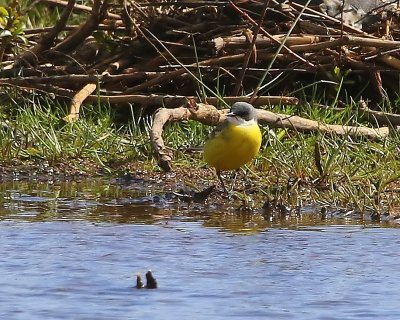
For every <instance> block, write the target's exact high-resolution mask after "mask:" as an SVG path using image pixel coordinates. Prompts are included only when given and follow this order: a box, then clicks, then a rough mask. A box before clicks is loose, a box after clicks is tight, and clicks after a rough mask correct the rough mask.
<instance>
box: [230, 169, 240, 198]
mask: <svg viewBox="0 0 400 320" xmlns="http://www.w3.org/2000/svg"><path fill="white" fill-rule="evenodd" d="M239 170H240V168H239V169H236V170H235V172H234V174H233V182H232V184H231V190H230V191H229V192H232V191H233V188H234V187H235V184H236V178H237V176H238V173H239Z"/></svg>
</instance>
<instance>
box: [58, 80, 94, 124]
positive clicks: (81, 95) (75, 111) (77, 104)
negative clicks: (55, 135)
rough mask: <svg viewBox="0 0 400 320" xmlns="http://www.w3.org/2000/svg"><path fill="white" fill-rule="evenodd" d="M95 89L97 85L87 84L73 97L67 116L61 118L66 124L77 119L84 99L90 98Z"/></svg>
mask: <svg viewBox="0 0 400 320" xmlns="http://www.w3.org/2000/svg"><path fill="white" fill-rule="evenodd" d="M96 88H97V84H95V83H88V84H87V85H85V86H84V87H83V88H82V89H81V90H79V91H78V92H77V93H76V94H75V95H74V97H73V98H72V101H71V104H70V107H69V114H68V115H66V116H65V117H64V118H63V119H64V120H65V121H66V122H72V121H74V120H77V119H78V118H79V110H80V108H81V105H82V103H83V101H85V99H86V98H87V97H88V96H90V95H91V94H92V93H93V91H95V90H96Z"/></svg>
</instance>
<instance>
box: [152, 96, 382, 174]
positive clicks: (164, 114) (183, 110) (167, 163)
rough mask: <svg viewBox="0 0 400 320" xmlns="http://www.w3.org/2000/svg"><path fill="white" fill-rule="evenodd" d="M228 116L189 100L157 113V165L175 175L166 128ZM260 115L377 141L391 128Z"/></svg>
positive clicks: (285, 124) (290, 125)
mask: <svg viewBox="0 0 400 320" xmlns="http://www.w3.org/2000/svg"><path fill="white" fill-rule="evenodd" d="M226 112H227V110H218V109H216V108H215V107H214V106H212V105H207V104H204V103H195V102H194V101H193V100H190V101H189V103H188V104H187V106H182V107H179V108H175V109H165V108H161V109H158V110H157V112H156V113H155V114H154V118H153V126H152V128H151V130H150V141H151V145H152V147H153V150H154V152H155V156H156V158H157V163H158V165H159V166H160V167H161V168H162V169H163V170H164V171H166V172H169V171H172V152H171V151H170V149H168V148H167V147H166V146H165V144H164V140H163V138H162V133H163V128H164V126H165V125H166V124H168V123H171V122H177V121H187V120H196V121H199V122H201V123H203V124H206V125H214V126H215V125H218V124H219V123H221V122H223V121H224V120H225V113H226ZM257 115H258V119H259V122H260V124H267V125H269V126H271V127H275V128H286V129H292V130H295V131H300V132H315V131H318V132H322V133H327V134H336V135H341V136H351V137H367V138H370V139H374V140H376V139H382V138H385V137H387V136H388V134H389V128H388V127H382V128H378V129H373V128H367V127H362V126H359V127H353V126H342V125H329V124H324V123H320V122H318V121H315V120H310V119H305V118H302V117H298V116H291V115H286V114H277V113H273V112H270V111H266V110H257Z"/></svg>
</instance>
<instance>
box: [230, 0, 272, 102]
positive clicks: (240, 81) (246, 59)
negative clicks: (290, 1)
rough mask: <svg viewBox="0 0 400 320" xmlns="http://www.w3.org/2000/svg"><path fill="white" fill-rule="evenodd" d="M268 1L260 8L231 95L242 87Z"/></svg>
mask: <svg viewBox="0 0 400 320" xmlns="http://www.w3.org/2000/svg"><path fill="white" fill-rule="evenodd" d="M269 3H270V0H268V1H265V3H264V6H263V8H262V14H261V18H260V22H259V23H258V25H257V27H256V29H255V30H254V32H253V39H252V40H251V43H250V46H249V49H248V51H247V53H246V55H245V57H244V61H243V65H242V70H241V71H240V74H239V78H238V80H237V82H236V86H235V89H234V90H233V95H235V96H237V95H238V94H239V91H240V88H241V87H242V84H243V79H244V76H245V74H246V69H247V67H248V65H249V61H250V57H251V55H252V54H253V53H254V54H255V53H256V50H257V49H256V46H255V44H256V41H257V36H258V33H259V32H260V29H261V26H262V24H263V22H264V19H265V15H266V13H267V9H268V5H269Z"/></svg>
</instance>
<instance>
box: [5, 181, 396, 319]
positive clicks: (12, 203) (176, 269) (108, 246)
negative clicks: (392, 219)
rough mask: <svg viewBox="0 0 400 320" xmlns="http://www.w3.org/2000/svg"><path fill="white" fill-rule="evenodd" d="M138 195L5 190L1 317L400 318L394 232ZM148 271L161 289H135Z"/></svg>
mask: <svg viewBox="0 0 400 320" xmlns="http://www.w3.org/2000/svg"><path fill="white" fill-rule="evenodd" d="M139 184H140V183H139ZM135 188H136V187H135V184H130V185H128V186H121V185H110V184H106V183H100V184H99V183H98V182H93V183H87V182H86V183H72V182H71V183H62V184H58V185H54V184H46V183H38V182H30V183H28V182H10V183H3V184H1V186H0V199H1V209H0V219H1V220H0V243H1V244H0V253H1V254H0V274H1V277H0V297H1V298H0V319H113V318H114V319H228V318H229V319H231V318H235V319H400V302H399V299H398V297H399V296H400V268H399V262H400V259H399V253H398V252H399V247H400V229H398V228H396V227H395V224H391V225H382V224H372V223H365V222H363V223H361V222H360V221H347V220H331V221H329V220H328V221H327V220H321V219H314V218H312V219H297V220H291V221H286V222H284V223H283V222H271V221H269V220H268V219H264V218H263V216H262V215H260V214H243V213H238V212H237V211H234V210H232V209H224V208H219V209H218V210H219V211H217V210H215V212H210V211H209V210H206V208H205V207H196V206H193V208H190V207H189V209H188V208H187V207H183V206H181V205H180V204H177V203H172V202H170V201H168V200H166V199H163V198H161V197H160V198H157V197H156V198H154V197H152V196H150V194H153V193H152V191H151V190H149V189H148V187H146V186H142V188H141V189H140V188H137V190H136V189H135ZM139 189H140V190H139ZM267 220H268V221H267ZM148 269H151V270H152V271H153V274H154V276H155V277H156V278H157V281H158V284H159V288H157V289H153V290H151V289H140V290H138V289H136V288H135V284H136V274H137V273H138V272H140V273H141V274H144V273H145V272H146V271H147V270H148Z"/></svg>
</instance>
